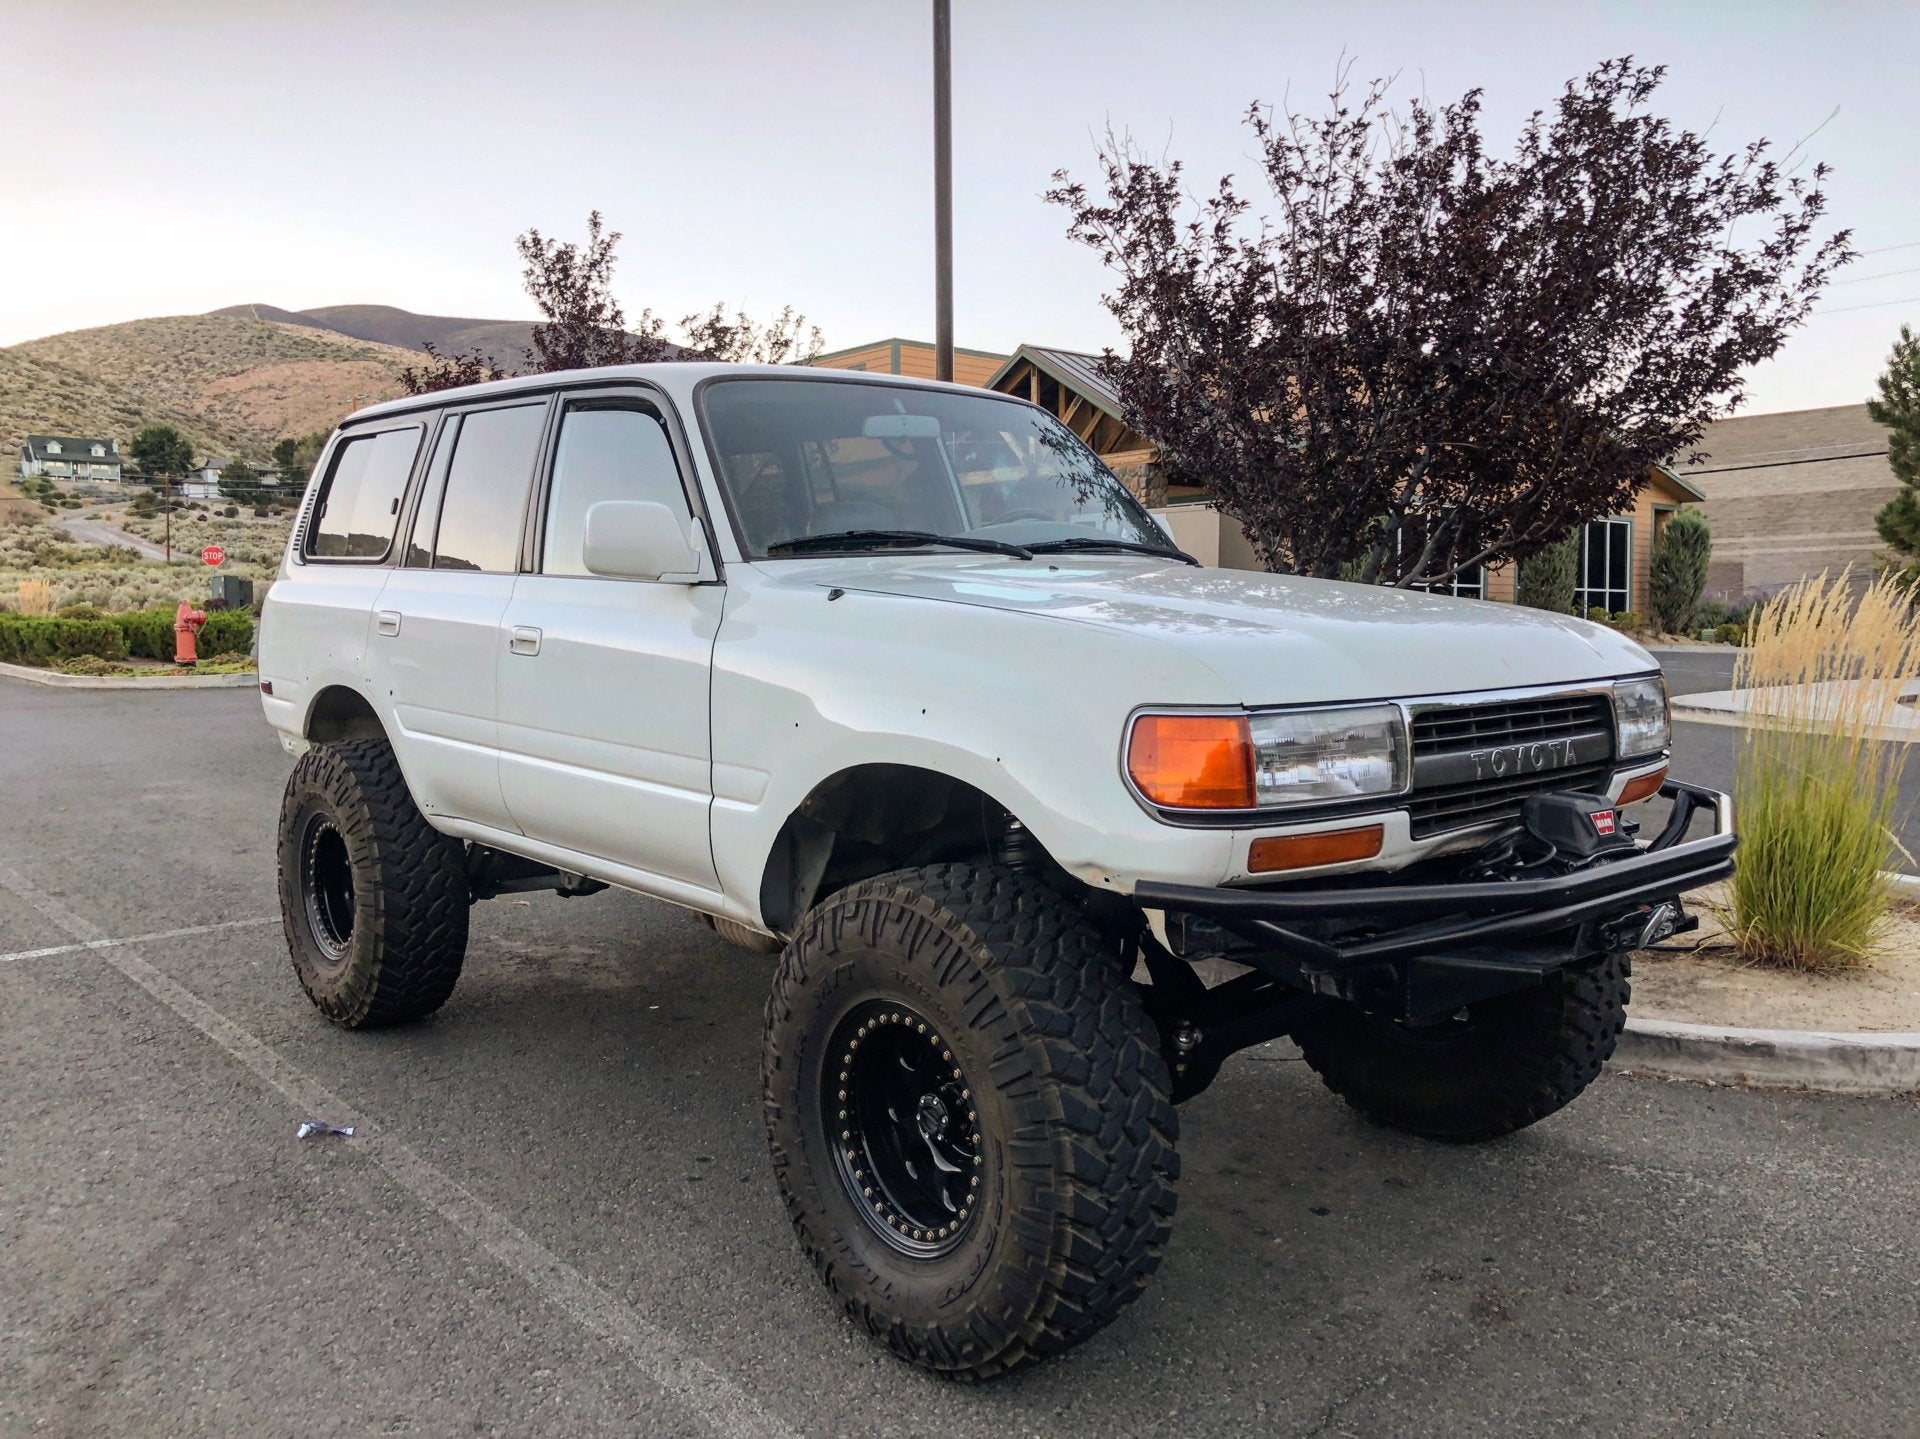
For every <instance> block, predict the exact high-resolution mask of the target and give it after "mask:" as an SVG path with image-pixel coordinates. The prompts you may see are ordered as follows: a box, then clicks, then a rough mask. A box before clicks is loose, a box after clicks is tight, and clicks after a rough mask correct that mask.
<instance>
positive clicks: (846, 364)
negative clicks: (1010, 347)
mask: <svg viewBox="0 0 1920 1439" xmlns="http://www.w3.org/2000/svg"><path fill="white" fill-rule="evenodd" d="M1006 361H1007V357H1006V356H1005V355H996V354H994V353H993V352H992V351H991V350H960V349H956V350H955V351H954V352H953V378H954V380H955V381H956V382H957V383H959V384H962V385H980V386H985V385H986V383H987V381H989V380H990V379H992V378H993V376H994V374H995V372H997V371H998V370H999V368H1000V367H1001V366H1002V365H1004V364H1005V363H1006ZM807 363H809V364H813V365H824V366H826V367H827V368H828V369H830V370H866V371H868V372H870V373H872V374H875V375H912V376H913V377H914V378H915V379H920V380H931V379H932V378H933V346H932V345H929V344H927V343H926V342H925V341H922V340H899V339H890V340H875V341H874V342H873V343H872V344H870V345H855V346H854V347H853V348H852V349H850V350H829V351H828V352H827V353H826V354H824V355H816V356H814V358H813V359H811V360H809V361H808V362H807Z"/></svg>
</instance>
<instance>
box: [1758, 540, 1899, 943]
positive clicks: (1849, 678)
mask: <svg viewBox="0 0 1920 1439" xmlns="http://www.w3.org/2000/svg"><path fill="white" fill-rule="evenodd" d="M1917 671H1920V610H1916V609H1915V608H1914V607H1913V605H1911V604H1910V603H1909V602H1908V599H1907V596H1906V594H1905V593H1904V591H1903V590H1902V588H1901V586H1900V583H1899V580H1898V576H1897V575H1887V576H1882V578H1881V579H1880V581H1879V582H1878V583H1876V584H1875V585H1874V586H1873V587H1872V588H1871V589H1869V590H1868V591H1867V592H1866V593H1865V594H1864V595H1862V596H1861V597H1860V599H1859V600H1858V601H1857V602H1856V601H1855V600H1854V599H1853V598H1852V594H1851V587H1850V585H1849V583H1848V577H1847V575H1846V573H1845V572H1844V571H1843V572H1842V573H1841V574H1839V575H1838V576H1836V577H1833V578H1829V577H1827V576H1825V575H1822V576H1821V577H1820V578H1819V579H1815V580H1809V581H1806V582H1804V583H1802V584H1799V585H1795V586H1794V587H1793V588H1791V589H1789V590H1787V591H1785V592H1783V593H1782V594H1780V595H1779V596H1777V597H1776V598H1775V599H1773V600H1772V601H1770V602H1769V603H1768V604H1767V605H1766V606H1765V608H1763V609H1762V610H1761V611H1760V613H1759V614H1758V615H1757V616H1756V617H1755V619H1754V623H1753V632H1752V636H1751V644H1750V646H1749V647H1748V648H1747V649H1746V650H1744V651H1743V652H1742V653H1741V655H1740V659H1739V661H1738V662H1737V663H1736V664H1735V666H1734V686H1735V688H1736V690H1737V691H1740V692H1743V693H1745V694H1746V695H1748V696H1749V697H1752V696H1760V695H1764V696H1765V697H1766V700H1767V703H1766V707H1765V709H1764V711H1761V710H1758V708H1757V707H1756V712H1755V714H1754V716H1753V718H1755V719H1757V720H1759V721H1760V723H1757V724H1750V725H1748V726H1745V727H1743V728H1741V729H1740V730H1739V731H1738V732H1737V733H1738V739H1737V740H1736V743H1735V759H1734V801H1735V804H1736V806H1737V808H1738V812H1739V815H1740V852H1739V854H1738V856H1736V859H1735V864H1734V871H1733V879H1732V881H1731V882H1730V884H1729V888H1728V893H1729V901H1730V903H1729V912H1728V915H1727V919H1728V924H1727V928H1728V930H1729V932H1730V933H1731V934H1732V935H1733V937H1734V940H1735V942H1736V943H1737V944H1738V945H1739V947H1740V954H1741V958H1743V959H1745V960H1747V961H1748V962H1749V963H1756V964H1771V965H1777V966H1779V967H1781V968H1786V969H1801V970H1832V969H1846V968H1854V967H1857V966H1860V965H1862V964H1865V963H1866V962H1867V961H1868V960H1869V959H1870V958H1871V956H1872V954H1873V952H1874V950H1875V948H1876V947H1877V945H1878V944H1879V942H1880V940H1881V939H1882V937H1883V936H1884V934H1885V931H1886V926H1887V920H1888V916H1889V910H1890V905H1891V896H1890V895H1889V893H1888V891H1887V886H1886V882H1885V881H1884V880H1882V879H1881V877H1880V871H1881V869H1882V867H1884V866H1885V865H1886V864H1887V863H1888V862H1889V861H1890V860H1891V859H1892V858H1893V857H1894V855H1895V853H1896V852H1897V851H1898V850H1899V847H1900V846H1899V841H1898V840H1897V839H1896V838H1895V836H1894V832H1893V820H1894V817H1895V806H1896V805H1897V804H1898V803H1899V794H1900V777H1901V773H1902V771H1903V769H1904V768H1905V765H1906V758H1907V756H1906V751H1907V746H1906V744H1905V743H1904V741H1903V740H1901V739H1898V738H1889V737H1888V731H1887V729H1886V724H1887V719H1888V717H1889V715H1890V713H1891V712H1892V710H1893V708H1894V705H1895V702H1896V701H1897V699H1898V697H1899V694H1900V690H1901V687H1902V686H1903V685H1904V684H1905V683H1906V681H1907V678H1908V676H1910V675H1912V674H1914V673H1916V672H1917Z"/></svg>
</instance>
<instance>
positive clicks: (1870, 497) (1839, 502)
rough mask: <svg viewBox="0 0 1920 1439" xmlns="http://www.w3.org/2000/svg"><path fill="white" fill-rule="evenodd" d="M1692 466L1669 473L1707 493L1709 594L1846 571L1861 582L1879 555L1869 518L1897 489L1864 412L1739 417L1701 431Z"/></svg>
mask: <svg viewBox="0 0 1920 1439" xmlns="http://www.w3.org/2000/svg"><path fill="white" fill-rule="evenodd" d="M1697 448H1698V449H1699V450H1700V451H1701V453H1702V454H1703V455H1704V456H1705V458H1704V459H1702V460H1701V462H1700V463H1699V464H1697V465H1688V464H1685V463H1684V457H1681V460H1680V461H1677V462H1676V465H1675V468H1676V469H1678V470H1679V472H1680V473H1681V474H1684V475H1685V476H1686V477H1687V478H1688V479H1689V480H1690V481H1691V482H1692V483H1693V484H1695V485H1697V486H1699V487H1700V489H1701V490H1702V491H1704V492H1705V495H1706V502H1705V503H1704V504H1703V505H1702V506H1701V509H1702V510H1703V511H1704V512H1705V514H1706V516H1707V523H1708V524H1710V525H1712V526H1713V568H1712V570H1711V571H1710V572H1709V574H1708V576H1707V593H1708V594H1710V595H1713V596H1715V597H1717V598H1721V599H1732V598H1736V597H1738V596H1740V595H1743V594H1748V593H1770V592H1772V591H1774V590H1777V589H1779V588H1781V587H1782V586H1783V585H1789V584H1792V583H1793V582H1794V581H1795V580H1799V579H1804V578H1805V577H1807V576H1809V575H1817V574H1819V573H1820V572H1821V571H1822V570H1831V571H1834V572H1836V573H1837V572H1838V571H1840V570H1841V569H1844V568H1845V567H1846V566H1848V565H1852V566H1853V569H1854V572H1855V574H1856V575H1857V576H1859V577H1860V578H1862V579H1868V578H1871V577H1872V574H1873V559H1874V556H1875V554H1876V553H1878V552H1880V551H1881V550H1883V549H1884V548H1885V546H1884V545H1882V544H1881V542H1880V536H1879V532H1878V531H1876V530H1875V529H1874V527H1873V517H1874V515H1875V514H1877V513H1878V512H1879V511H1880V509H1881V507H1882V506H1884V505H1885V504H1886V503H1887V501H1889V500H1891V499H1892V498H1893V497H1894V496H1895V495H1896V494H1898V493H1899V491H1900V481H1899V479H1898V478H1897V477H1896V476H1895V475H1894V473H1893V469H1892V466H1891V465H1889V464H1888V462H1887V432H1886V430H1885V429H1883V428H1882V427H1881V426H1879V425H1877V424H1875V423H1874V421H1873V418H1872V416H1870V415H1868V413H1867V407H1866V406H1865V405H1835V406H1832V407H1829V408H1827V409H1820V410H1789V411H1786V412H1784V413H1781V414H1773V415H1736V416H1734V417H1733V418H1732V419H1728V420H1716V421H1715V422H1714V423H1713V424H1711V425H1709V426H1707V432H1706V434H1704V435H1703V436H1701V438H1700V443H1699V446H1698V447H1697Z"/></svg>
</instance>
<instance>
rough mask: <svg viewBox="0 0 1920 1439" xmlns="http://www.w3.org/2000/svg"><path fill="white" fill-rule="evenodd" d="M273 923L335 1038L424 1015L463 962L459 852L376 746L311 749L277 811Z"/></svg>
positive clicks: (439, 1001)
mask: <svg viewBox="0 0 1920 1439" xmlns="http://www.w3.org/2000/svg"><path fill="white" fill-rule="evenodd" d="M279 851H280V914H281V920H282V923H283V925H284V927H285V929H286V935H287V949H288V950H289V952H290V953H291V954H292V956H293V972H294V974H295V975H297V976H298V977H299V980H300V987H301V988H302V989H304V990H306V992H307V997H308V998H309V999H311V1000H312V1001H313V1003H314V1006H315V1007H316V1008H317V1009H318V1010H319V1011H320V1012H321V1013H322V1014H324V1015H326V1017H327V1018H328V1019H330V1020H332V1021H333V1022H334V1023H335V1024H338V1025H340V1026H342V1027H343V1028H346V1029H368V1028H374V1027H377V1026H380V1025H387V1024H399V1023H402V1022H403V1021H406V1020H410V1019H419V1018H420V1017H422V1016H423V1015H428V1014H431V1013H433V1011H434V1010H436V1009H438V1008H439V1007H440V1006H441V1005H443V1004H445V1003H446V1001H447V996H448V995H450V994H452V993H453V986H454V982H455V981H456V980H458V979H459V978H460V966H461V963H462V961H463V960H464V959H465V957H466V951H467V907H468V902H469V895H468V888H467V872H466V863H465V853H464V849H463V846H462V845H461V844H460V842H459V841H458V840H455V839H450V838H448V837H447V836H446V835H443V834H441V833H440V832H439V831H437V830H435V829H434V828H433V827H432V826H431V825H429V824H428V823H427V822H426V820H425V819H424V818H423V817H422V816H421V814H420V811H419V809H418V808H417V807H416V806H415V805H414V802H413V796H412V795H411V794H409V793H408V792H407V784H406V781H405V780H404V779H403V778H401V775H400V765H399V762H398V761H397V760H395V759H394V756H393V750H392V748H391V747H390V746H389V745H388V744H387V742H386V741H385V740H380V739H360V740H349V741H346V742H344V743H341V744H326V745H316V746H314V747H313V748H312V749H310V750H308V751H307V752H306V753H305V754H304V755H302V756H301V757H300V761H299V763H298V764H296V765H295V766H294V769H293V774H292V776H291V777H290V778H289V779H288V780H287V792H286V798H285V799H284V800H283V801H282V803H281V806H280V844H279Z"/></svg>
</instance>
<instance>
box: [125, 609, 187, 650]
mask: <svg viewBox="0 0 1920 1439" xmlns="http://www.w3.org/2000/svg"><path fill="white" fill-rule="evenodd" d="M113 622H114V624H116V625H118V626H119V627H120V634H121V636H122V638H123V639H124V640H125V642H126V647H127V653H128V654H133V655H138V656H139V657H140V658H141V659H145V660H162V661H171V660H172V659H173V611H172V610H129V611H128V612H127V613H125V614H120V615H115V616H114V617H113Z"/></svg>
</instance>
